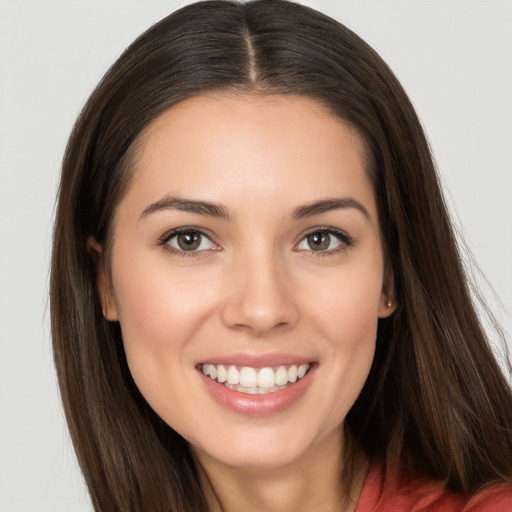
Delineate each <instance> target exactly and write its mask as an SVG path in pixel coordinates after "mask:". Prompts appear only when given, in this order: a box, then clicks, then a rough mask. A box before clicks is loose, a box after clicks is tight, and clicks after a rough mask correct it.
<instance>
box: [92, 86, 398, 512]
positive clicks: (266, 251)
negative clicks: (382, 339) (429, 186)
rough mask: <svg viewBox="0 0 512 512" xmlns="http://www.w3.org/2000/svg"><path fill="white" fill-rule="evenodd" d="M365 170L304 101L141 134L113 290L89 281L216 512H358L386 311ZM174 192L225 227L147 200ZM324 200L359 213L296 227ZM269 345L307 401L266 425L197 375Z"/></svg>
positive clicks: (250, 103) (216, 105) (331, 124)
mask: <svg viewBox="0 0 512 512" xmlns="http://www.w3.org/2000/svg"><path fill="white" fill-rule="evenodd" d="M364 162H365V158H364V148H363V144H362V142H361V140H360V138H359V137H358V135H357V133H356V132H355V130H353V129H352V128H351V127H350V126H348V125H347V124H346V123H343V122H342V121H340V120H339V119H338V118H336V117H333V116H332V115H331V114H329V113H328V112H327V111H326V110H325V109H324V108H323V107H322V106H321V105H320V104H318V103H316V102H315V101H313V100H310V99H307V98H302V97H282V96H277V95H276V96H265V97H262V96H240V95H234V94H233V95H231V94H224V95H215V96H200V97H194V98H191V99H188V100H186V101H184V102H181V103H180V104H178V105H176V106H175V107H173V108H172V109H170V110H169V111H167V112H166V113H164V114H162V115H161V116H160V117H159V118H158V119H157V120H156V121H154V122H153V123H152V124H151V125H150V126H149V128H148V129H146V131H145V132H144V133H143V135H142V138H141V141H140V151H139V152H138V155H137V160H136V162H135V167H134V175H133V179H132V181H131V184H130V187H129V189H128V191H127V193H126V195H125V196H124V198H123V199H122V200H121V202H120V204H119V205H118V207H117V209H116V213H115V218H114V226H113V227H114V229H113V232H114V237H113V243H112V252H111V256H110V261H111V268H110V269H109V270H110V276H111V281H110V282H109V280H108V279H107V273H106V272H105V270H104V269H103V267H101V266H100V271H99V277H98V287H99V292H100V296H101V299H102V303H103V309H104V314H105V316H106V318H107V319H108V320H111V321H119V322H120V324H121V328H122V333H123V340H124V344H125V350H126V355H127V360H128V364H129V367H130V371H131V372H132V375H133V378H134V380H135V382H136V384H137V386H138V387H139V389H140V391H141V393H142V394H143V396H144V397H145V398H146V400H147V401H148V403H149V404H150V405H151V406H152V407H153V409H154V410H155V411H156V412H157V413H158V414H159V415H160V416H161V417H162V418H163V419H164V420H165V421H166V422H167V423H168V424H169V425H170V426H171V427H172V428H174V429H175V430H176V431H177V432H179V433H180V434H181V435H182V436H183V437H184V438H185V439H187V440H188V442H189V443H190V446H191V448H192V451H193V454H194V456H195V458H196V461H197V464H198V467H199V470H200V477H201V481H202V483H203V487H204V488H205V491H206V495H207V497H208V500H209V503H210V506H211V508H212V510H220V509H221V506H222V510H225V511H231V510H233V511H235V510H247V511H251V510H258V511H260V510H268V511H276V512H277V511H280V512H284V511H291V510H294V511H297V510H314V509H316V508H318V506H319V504H321V505H322V510H324V511H329V510H338V511H339V510H353V509H354V508H355V501H356V500H357V496H358V494H359V492H360V490H361V486H362V480H363V478H364V471H362V472H361V474H360V475H359V476H358V477H357V478H356V479H355V481H354V482H353V486H352V492H351V494H352V496H350V497H347V496H345V495H344V494H343V491H342V490H341V487H342V486H340V484H339V482H340V481H341V478H342V471H343V468H342V464H341V460H342V458H341V454H342V452H343V422H344V418H345V416H346V414H347V412H348V411H349V409H350V407H351V406H352V405H353V403H354V402H355V400H356V398H357V396H358V395H359V393H360V391H361V389H362V387H363V385H364V382H365V380H366V378H367V375H368V372H369V370H370V366H371V363H372V360H373V356H374V350H375V338H376V329H377V322H378V318H379V317H386V316H388V315H390V314H391V313H392V312H393V311H394V305H393V303H394V299H393V296H392V292H391V291H390V290H387V289H385V287H384V283H385V282H390V279H389V276H387V278H386V279H385V276H384V257H383V251H382V242H381V237H380V230H379V222H378V216H377V208H376V201H375V196H374V190H373V187H372V184H371V182H370V180H369V177H368V175H367V172H366V170H365V164H364ZM168 197H180V198H187V199H192V200H201V201H208V202H211V203H215V204H216V205H221V206H222V208H223V209H224V210H225V211H226V212H227V213H228V215H229V219H228V218H220V217H215V216H210V215H204V214H201V213H197V212H189V211H182V210H179V209H175V208H170V207H169V208H158V207H155V204H156V205H160V206H161V205H162V200H164V199H165V198H168ZM331 198H344V199H347V198H349V199H350V200H351V201H352V203H350V204H356V203H355V202H357V204H358V205H360V206H361V208H359V207H354V206H353V205H352V206H351V205H350V204H349V205H348V206H347V205H345V206H346V207H343V208H335V209H329V210H328V211H325V212H323V213H318V212H317V213H315V214H313V215H306V216H302V217H300V218H297V216H295V217H294V216H293V213H294V212H296V210H297V208H299V207H302V206H304V205H310V204H312V203H315V202H318V201H322V200H326V199H331ZM159 201H160V203H159ZM151 205H153V206H152V207H151ZM143 212H145V213H143ZM183 227H194V228H200V229H202V230H204V232H205V233H207V234H208V238H206V237H205V238H203V239H202V245H201V246H200V248H199V250H196V251H189V252H185V251H183V250H181V251H180V249H179V246H178V245H177V244H176V240H177V239H176V237H175V238H171V239H170V240H167V241H166V240H165V239H162V237H163V236H164V235H165V234H166V233H168V232H169V231H170V230H173V229H176V228H183ZM326 227H328V228H333V229H336V230H340V231H341V232H343V234H346V235H348V236H349V237H350V241H349V243H347V240H346V237H345V238H343V237H342V238H338V237H337V236H335V235H331V238H330V240H331V245H330V248H329V249H328V250H320V251H319V250H313V249H312V248H311V246H310V245H308V238H307V234H308V233H310V232H311V230H313V231H314V230H315V229H316V230H317V231H318V229H319V228H326ZM210 240H211V241H210ZM173 245H174V250H173V248H172V246H173ZM89 247H90V250H91V251H94V252H98V253H100V252H101V250H102V248H101V247H100V246H99V244H97V242H95V241H94V240H93V239H91V240H90V241H89ZM100 259H101V258H100ZM390 301H391V305H390V304H389V303H390ZM275 352H281V353H283V352H284V353H286V354H291V355H293V356H294V357H295V356H296V357H303V358H307V359H308V360H309V361H312V362H314V366H315V371H314V373H312V375H311V377H312V378H311V379H310V385H309V386H308V388H307V390H306V391H305V393H304V394H303V395H301V396H300V398H299V399H298V400H296V401H295V402H294V403H293V404H292V405H291V406H290V407H288V408H286V409H285V410H284V411H280V412H278V413H275V414H270V415H264V416H258V417H249V416H247V415H244V414H237V413H236V412H233V411H231V410H228V409H227V408H225V407H224V406H222V405H221V404H219V403H218V402H217V401H215V400H214V399H213V398H212V397H211V396H210V394H209V393H207V392H206V390H205V386H204V383H203V381H202V378H201V376H200V373H199V372H198V370H197V368H196V365H197V364H198V362H208V360H210V359H213V358H215V359H219V358H220V359H222V357H226V356H228V355H231V354H233V353H236V354H249V355H261V354H272V353H275Z"/></svg>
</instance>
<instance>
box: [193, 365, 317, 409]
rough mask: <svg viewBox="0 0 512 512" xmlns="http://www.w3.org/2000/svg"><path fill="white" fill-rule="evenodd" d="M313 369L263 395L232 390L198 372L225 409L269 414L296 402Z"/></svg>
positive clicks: (310, 379) (305, 388) (309, 380)
mask: <svg viewBox="0 0 512 512" xmlns="http://www.w3.org/2000/svg"><path fill="white" fill-rule="evenodd" d="M315 370H316V365H312V367H311V369H310V370H309V372H308V373H306V375H304V377H302V379H300V380H298V381H297V382H295V383H294V384H292V385H291V386H288V387H287V388H285V389H281V390H279V391H274V392H272V393H266V394H265V395H250V394H248V393H242V392H240V391H234V390H232V389H229V388H227V387H225V386H224V385H222V384H219V383H218V382H216V381H214V380H212V379H210V378H209V377H206V376H205V375H203V373H198V374H199V376H200V378H202V380H203V382H204V384H205V386H206V389H207V390H208V392H209V393H210V395H211V396H212V397H213V398H214V400H216V401H217V402H218V403H219V404H220V405H222V406H223V407H225V408H226V409H229V410H230V411H233V412H236V413H237V414H242V415H244V416H269V415H271V414H275V413H277V412H281V411H284V410H285V409H288V407H291V406H292V405H293V404H294V403H295V402H297V401H298V400H299V399H300V398H301V396H302V395H303V394H304V393H305V392H306V390H307V389H308V387H309V384H310V383H311V381H312V379H313V374H314V371H315Z"/></svg>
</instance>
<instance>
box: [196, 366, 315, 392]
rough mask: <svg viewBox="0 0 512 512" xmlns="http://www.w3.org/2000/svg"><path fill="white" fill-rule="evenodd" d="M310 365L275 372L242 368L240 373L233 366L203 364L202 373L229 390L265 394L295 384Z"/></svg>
mask: <svg viewBox="0 0 512 512" xmlns="http://www.w3.org/2000/svg"><path fill="white" fill-rule="evenodd" d="M310 366H311V365H309V364H302V365H300V366H298V367H297V365H294V364H293V365H291V366H290V367H289V368H288V369H287V368H286V367H285V366H280V367H279V368H278V369H277V370H276V371H274V370H273V369H272V368H270V367H265V368H261V369H260V370H259V371H258V370H256V369H255V368H251V367H250V366H242V368H240V371H238V370H237V368H236V367H235V366H229V367H228V368H227V370H226V366H224V365H217V366H215V365H213V364H203V365H202V371H203V373H204V374H205V375H206V376H208V377H210V378H211V379H213V380H217V382H219V383H221V384H224V386H225V387H227V388H229V389H234V390H235V391H241V392H243V393H249V394H252V395H255V394H265V393H273V392H274V391H279V390H280V389H284V388H285V387H286V385H287V384H288V383H292V384H293V383H294V382H297V380H298V379H302V377H304V375H306V373H307V372H308V370H309V368H310Z"/></svg>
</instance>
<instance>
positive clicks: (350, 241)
mask: <svg viewBox="0 0 512 512" xmlns="http://www.w3.org/2000/svg"><path fill="white" fill-rule="evenodd" d="M183 233H199V234H200V235H201V236H204V237H205V238H207V239H208V240H209V241H210V242H211V243H212V244H213V245H214V246H216V244H215V242H214V241H213V240H212V238H211V234H210V233H209V232H207V231H205V230H203V229H201V228H198V227H193V226H187V227H183V228H177V229H172V230H170V231H167V232H166V233H164V234H163V235H162V236H161V237H160V239H159V241H158V245H160V246H161V247H162V248H163V249H164V250H165V251H167V252H170V253H172V254H174V255H177V256H180V257H184V258H190V257H196V258H197V257H199V256H201V254H202V253H204V252H206V251H207V250H205V249H203V250H200V251H197V250H192V251H186V250H180V249H176V248H175V247H172V246H171V245H169V241H170V240H172V239H173V238H174V237H176V236H178V235H180V234H183ZM315 233H324V234H327V235H330V236H335V237H336V238H337V239H338V240H339V241H340V245H339V246H338V247H336V248H334V249H330V250H319V251H315V250H313V249H310V250H307V249H295V250H296V251H297V252H309V253H310V256H311V257H313V256H332V255H334V254H337V253H339V252H341V251H345V250H347V249H348V248H349V247H352V246H353V245H355V243H356V240H355V239H354V238H353V237H351V236H350V235H348V234H347V233H345V232H344V231H341V230H339V229H335V228H332V227H324V226H320V227H315V228H313V229H310V230H309V231H307V232H306V233H304V235H303V236H302V237H301V238H300V240H299V242H298V243H297V244H295V248H297V247H298V245H299V244H301V243H302V242H303V241H304V240H306V239H307V237H309V236H310V235H314V234H315ZM214 250H219V249H214Z"/></svg>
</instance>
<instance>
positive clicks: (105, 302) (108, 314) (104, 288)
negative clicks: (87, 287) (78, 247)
mask: <svg viewBox="0 0 512 512" xmlns="http://www.w3.org/2000/svg"><path fill="white" fill-rule="evenodd" d="M87 252H88V253H89V254H90V255H91V256H92V259H93V260H94V263H95V264H96V288H97V291H98V294H99V297H100V301H101V307H102V310H103V316H104V317H105V319H106V320H108V321H109V322H117V321H118V320H119V314H118V310H117V303H116V300H115V297H114V294H113V292H112V287H111V286H110V282H109V279H108V277H107V273H106V271H105V264H104V258H103V248H102V247H101V245H100V244H99V243H98V242H97V241H96V239H95V238H94V237H92V236H90V237H89V238H88V239H87Z"/></svg>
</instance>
